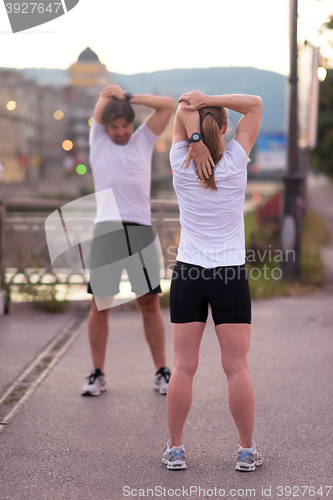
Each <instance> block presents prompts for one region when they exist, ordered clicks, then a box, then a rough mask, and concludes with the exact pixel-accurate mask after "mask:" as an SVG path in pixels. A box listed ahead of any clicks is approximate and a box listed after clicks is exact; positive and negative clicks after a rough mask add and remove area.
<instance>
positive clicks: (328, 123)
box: [312, 69, 333, 178]
mask: <svg viewBox="0 0 333 500" xmlns="http://www.w3.org/2000/svg"><path fill="white" fill-rule="evenodd" d="M312 166H313V168H315V169H316V170H318V171H320V172H323V173H325V174H326V175H328V176H330V177H332V178H333V69H331V70H328V72H327V76H326V79H325V80H324V81H323V82H322V83H321V84H320V93H319V114H318V140H317V147H316V149H315V150H314V151H313V153H312Z"/></svg>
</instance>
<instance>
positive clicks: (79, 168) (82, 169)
mask: <svg viewBox="0 0 333 500" xmlns="http://www.w3.org/2000/svg"><path fill="white" fill-rule="evenodd" d="M76 171H77V173H78V174H79V175H83V174H85V173H86V171H87V167H86V166H85V165H82V164H81V165H78V166H77V167H76Z"/></svg>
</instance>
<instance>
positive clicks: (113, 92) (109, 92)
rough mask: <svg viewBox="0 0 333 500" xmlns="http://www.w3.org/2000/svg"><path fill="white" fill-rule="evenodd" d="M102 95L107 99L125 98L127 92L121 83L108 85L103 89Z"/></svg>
mask: <svg viewBox="0 0 333 500" xmlns="http://www.w3.org/2000/svg"><path fill="white" fill-rule="evenodd" d="M101 97H105V98H106V99H110V98H111V99H125V92H124V90H123V89H122V88H121V87H119V85H108V86H107V87H105V89H103V90H102V92H101Z"/></svg>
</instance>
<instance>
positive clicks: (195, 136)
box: [188, 132, 202, 144]
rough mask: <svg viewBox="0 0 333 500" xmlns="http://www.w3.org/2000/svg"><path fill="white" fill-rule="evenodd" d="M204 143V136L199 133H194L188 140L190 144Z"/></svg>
mask: <svg viewBox="0 0 333 500" xmlns="http://www.w3.org/2000/svg"><path fill="white" fill-rule="evenodd" d="M199 141H202V135H201V134H199V132H194V134H192V135H191V137H189V138H188V142H189V143H190V144H191V143H192V142H199Z"/></svg>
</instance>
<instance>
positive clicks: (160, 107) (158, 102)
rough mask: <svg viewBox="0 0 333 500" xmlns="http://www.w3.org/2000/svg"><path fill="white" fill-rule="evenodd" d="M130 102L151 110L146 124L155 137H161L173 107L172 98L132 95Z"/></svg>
mask: <svg viewBox="0 0 333 500" xmlns="http://www.w3.org/2000/svg"><path fill="white" fill-rule="evenodd" d="M130 102H131V104H140V105H141V106H147V107H148V108H151V109H153V110H154V111H153V112H152V113H151V114H150V115H149V116H148V118H147V119H146V123H147V125H148V127H149V129H150V130H151V131H152V132H153V133H154V134H155V135H161V134H162V132H164V130H165V129H166V126H167V125H168V123H169V120H170V118H171V116H172V113H173V110H174V107H175V103H174V100H173V99H172V97H163V96H157V95H151V94H134V95H133V97H132V98H131V100H130Z"/></svg>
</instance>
